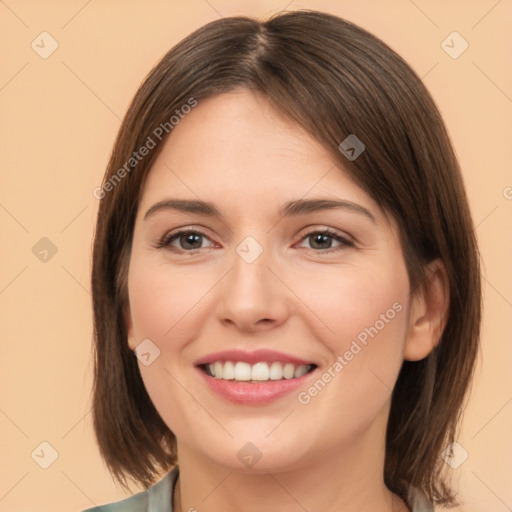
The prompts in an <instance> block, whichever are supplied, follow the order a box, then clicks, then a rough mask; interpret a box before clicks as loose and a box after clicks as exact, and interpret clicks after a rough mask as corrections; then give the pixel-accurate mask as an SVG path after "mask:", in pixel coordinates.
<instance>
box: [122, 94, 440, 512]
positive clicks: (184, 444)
mask: <svg viewBox="0 0 512 512" xmlns="http://www.w3.org/2000/svg"><path fill="white" fill-rule="evenodd" d="M168 198H175V199H190V200H198V199H201V200H203V201H209V202H212V203H214V204H215V205H216V207H217V208H218V209H219V210H220V212H221V214H222V218H216V217H210V216H207V215H204V214H198V213H188V212H183V211H176V210H171V209H161V210H158V211H155V212H154V213H153V214H151V215H149V216H148V217H147V218H146V219H144V216H145V214H146V212H147V211H148V210H149V208H151V206H153V205H154V204H155V203H157V202H159V201H162V200H164V199H168ZM313 198H320V199H334V200H340V199H343V200H347V201H351V202H353V203H356V204H358V205H360V206H363V207H364V208H366V209H367V210H368V211H370V212H371V214H372V215H373V217H374V218H375V221H372V220H371V219H369V218H368V217H367V216H365V215H362V214H360V213H357V212H355V211H351V210H347V209H330V210H322V211H317V212H310V213H306V214H302V215H298V216H293V217H285V218H280V217H279V214H278V211H279V208H281V207H282V206H283V205H284V204H285V203H286V202H287V201H291V200H296V199H313ZM183 228H193V229H194V230H196V231H199V232H200V233H202V234H203V235H204V238H199V242H198V243H199V247H200V248H198V249H195V250H192V251H191V250H190V249H188V252H187V248H188V247H190V246H188V245H187V244H186V242H187V240H186V238H185V239H183V238H182V239H181V243H182V245H180V239H179V238H178V239H175V240H174V241H173V242H172V245H170V246H169V247H166V248H165V247H164V248H157V247H156V245H157V244H158V242H159V240H160V239H161V238H163V237H164V236H165V235H167V234H173V233H176V232H178V231H179V230H180V229H183ZM325 229H329V230H331V231H334V232H335V233H337V234H339V235H341V236H342V237H344V238H346V239H347V240H349V241H350V242H351V244H345V243H341V242H338V241H336V240H335V239H331V238H328V239H327V241H324V242H323V244H324V245H320V246H318V245H315V237H313V236H308V235H312V234H314V233H317V232H318V231H320V232H321V231H323V230H325ZM247 236H251V237H253V238H254V239H255V240H256V241H257V242H258V244H259V245H260V246H261V247H262V248H263V252H262V253H261V255H260V256H259V257H258V258H257V259H256V260H255V261H254V262H253V263H250V264H249V263H247V262H246V261H244V259H243V258H241V257H240V256H239V254H237V252H236V248H237V246H238V245H239V244H240V243H241V242H242V241H243V240H244V239H245V238H246V237H247ZM329 244H332V245H331V246H330V247H329ZM319 247H320V248H319ZM172 249H174V250H172ZM429 275H430V276H431V278H430V283H431V284H430V286H429V287H428V289H427V290H426V291H425V292H424V293H420V294H418V295H416V296H415V297H410V294H409V290H410V283H409V278H408V274H407V270H406V265H405V262H404V259H403V254H402V247H401V243H400V239H399V235H398V227H397V225H396V222H395V221H394V220H393V219H387V217H386V216H385V215H384V213H383V212H382V211H381V210H380V208H379V205H378V204H377V203H376V202H375V201H374V200H372V199H371V198H370V197H369V196H368V195H367V194H366V193H365V192H364V191H363V190H362V189H361V188H359V187H358V186H357V185H356V184H355V183H354V182H353V181H352V180H351V179H350V178H349V177H348V175H347V174H346V172H345V171H344V170H343V169H342V168H340V167H339V165H336V164H335V163H334V162H333V160H332V159H331V157H330V156H329V155H328V153H327V152H326V150H325V149H324V148H323V147H322V146H321V145H319V144H318V143H317V142H316V141H315V140H314V139H312V137H311V136H310V135H308V134H306V133H305V132H304V131H303V130H302V129H301V128H300V127H298V126H297V125H296V124H294V123H292V122H291V121H289V120H288V119H286V118H284V117H282V116H281V115H280V114H279V113H278V112H276V111H275V110H273V109H272V108H271V106H270V105H269V104H268V103H267V101H266V100H265V99H264V98H263V97H261V96H259V95H257V94H255V93H252V92H249V91H247V90H244V89H240V90H236V91H233V92H230V93H228V94H223V95H220V96H215V97H212V98H209V99H206V100H202V101H200V102H199V104H198V106H197V107H196V108H195V109H194V110H193V111H192V112H191V113H190V114H189V115H188V116H187V117H186V118H185V119H183V120H182V121H181V122H180V124H179V125H178V126H176V127H175V128H174V130H173V132H172V133H171V136H170V138H169V139H168V140H167V141H166V144H165V147H164V148H163V151H162V153H161V154H160V155H159V156H158V158H157V160H156V161H155V163H154V165H153V168H152V169H151V171H150V173H149V176H148V180H147V182H146V184H145V187H144V191H143V195H142V199H141V204H140V206H139V210H138V214H137V219H136V224H135V230H134V239H133V245H132V253H131V258H130V266H129V274H128V295H129V307H128V308H127V310H126V321H127V325H128V331H129V340H128V343H129V346H130V348H132V349H135V348H136V347H137V345H139V344H140V343H141V342H142V341H143V340H144V339H147V338H149V339H150V340H152V342H153V343H154V344H155V345H157V346H158V348H159V349H160V356H159V357H158V358H157V359H156V360H155V361H154V362H153V363H152V364H151V365H149V366H144V365H143V364H141V363H139V366H140V370H141V374H142V377H143V380H144V383H145V386H146V388H147V390H148V393H149V395H150V397H151V399H152V401H153V403H154V404H155V406H156V408H157V410H158V411H159V413H160V415H161V416H162V418H163V420H164V421H165V422H166V424H167V425H168V426H169V428H170V429H171V430H172V431H173V432H174V433H175V434H176V436H177V440H178V459H179V465H180V478H179V482H178V492H177V496H176V498H175V501H176V502H175V506H176V510H178V511H179V510H182V511H186V510H189V509H191V508H192V507H194V509H196V510H198V511H201V510H205V509H207V510H208V511H209V512H216V511H223V512H226V511H227V512H229V511H235V510H244V511H246V512H253V511H254V512H256V511H260V510H280V511H281V512H295V511H299V510H303V509H307V510H310V511H314V510H322V511H325V512H329V511H335V510H344V511H348V512H352V511H362V510H379V511H384V512H385V511H392V510H407V508H406V507H405V505H404V504H403V502H401V501H400V500H399V499H398V498H397V497H396V496H394V495H392V494H391V493H390V492H389V491H388V490H387V488H386V487H385V485H384V482H383V464H384V446H385V430H386V424H387V419H388V415H389V405H390V397H391V392H392V389H393V386H394V384H395V381H396V378H397V376H398V372H399V370H400V367H401V364H402V362H403V360H404V358H407V359H412V360H417V359H421V358H423V357H425V356H426V355H428V353H429V352H430V351H431V350H432V348H433V347H434V346H435V344H436V343H437V341H438V332H439V330H440V329H441V328H442V326H443V320H442V318H443V316H444V314H445V312H446V304H447V300H448V291H447V289H446V284H445V283H446V280H445V277H444V271H443V267H442V265H441V264H440V262H438V261H434V262H432V263H431V264H430V274H429ZM393 304H395V308H398V306H396V305H397V304H398V305H399V306H400V308H399V309H400V311H399V312H397V313H396V315H394V318H392V319H389V321H388V322H385V323H384V327H383V328H382V329H380V330H379V332H378V334H377V335H375V336H374V337H373V338H369V339H368V343H367V345H366V346H362V349H361V350H360V352H358V353H357V355H355V356H354V357H353V358H352V359H351V360H350V361H348V363H347V364H346V365H345V366H344V367H343V369H342V371H339V372H338V373H336V376H335V377H334V378H332V380H331V382H329V383H328V384H327V385H326V386H325V388H324V389H323V390H322V391H321V392H320V393H318V394H317V395H316V396H314V397H312V398H311V400H310V401H309V402H308V403H307V404H302V403H300V402H299V401H298V399H297V393H295V392H294V393H291V394H290V395H287V396H285V397H282V398H280V399H278V400H276V401H275V402H273V403H270V404H267V405H246V404H243V405H240V404H233V403H231V402H229V401H227V400H225V399H223V398H221V397H218V396H217V395H215V394H214V393H213V392H212V391H210V389H209V388H208V387H207V386H206V385H205V384H204V382H203V380H202V379H201V378H200V376H198V374H197V369H195V368H194V361H196V360H197V359H199V358H200V357H203V356H205V355H207V354H209V353H212V352H216V351H219V350H224V349H234V348H237V349H242V350H247V351H251V350H255V349H259V348H265V349H274V350H278V351H282V352H285V353H288V354H293V355H295V356H297V357H300V358H303V359H305V360H308V361H311V362H314V363H315V364H316V365H317V366H318V368H317V370H316V371H315V375H316V377H315V378H310V379H309V381H308V383H307V384H305V385H304V387H303V388H301V389H300V390H299V391H307V389H308V387H309V386H311V385H312V384H313V383H314V382H315V381H316V380H317V379H318V378H320V376H321V375H322V374H323V373H324V372H326V371H327V369H328V368H329V367H332V366H333V363H334V362H335V361H336V359H337V357H338V356H339V355H343V354H344V353H345V352H346V351H347V350H349V348H350V346H351V343H352V341H353V340H355V339H356V338H357V336H358V335H359V334H360V333H361V332H362V331H364V330H365V328H368V327H370V326H374V325H375V324H376V322H377V321H378V320H379V319H381V318H382V317H381V315H382V314H384V315H385V314H386V311H388V310H389V309H390V308H391V309H392V308H393ZM379 325H381V324H379ZM247 442H251V443H253V444H254V445H255V446H256V447H257V448H258V450H259V451H260V452H261V454H262V457H261V459H260V460H259V461H258V462H257V463H256V464H255V465H254V466H253V467H251V468H249V467H246V466H245V465H244V464H242V463H241V461H240V459H239V458H238V457H237V453H238V452H239V450H240V449H241V448H242V447H243V446H244V445H245V444H246V443H247ZM203 500H204V501H203Z"/></svg>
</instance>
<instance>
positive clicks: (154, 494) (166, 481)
mask: <svg viewBox="0 0 512 512" xmlns="http://www.w3.org/2000/svg"><path fill="white" fill-rule="evenodd" d="M178 474H179V469H178V466H176V467H175V468H174V469H173V470H172V471H170V472H169V473H167V475H165V477H164V478H162V479H161V480H160V481H159V482H157V483H156V484H154V485H153V486H151V487H150V488H149V489H147V490H146V491H142V492H139V493H138V494H135V495H134V496H131V497H130V498H126V499H124V500H121V501H116V502H115V503H109V504H107V505H101V506H97V507H93V508H88V509H87V510H84V511H83V512H148V511H151V512H153V511H155V512H172V502H173V499H172V498H173V494H174V486H175V484H176V480H177V478H178Z"/></svg>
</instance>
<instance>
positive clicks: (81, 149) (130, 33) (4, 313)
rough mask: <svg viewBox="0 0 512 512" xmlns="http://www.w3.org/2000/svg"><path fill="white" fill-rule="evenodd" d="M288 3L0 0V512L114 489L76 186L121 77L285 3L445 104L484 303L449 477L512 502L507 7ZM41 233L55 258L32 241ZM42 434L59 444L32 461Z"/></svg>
mask: <svg viewBox="0 0 512 512" xmlns="http://www.w3.org/2000/svg"><path fill="white" fill-rule="evenodd" d="M287 2H288V0H266V1H263V0H261V1H247V2H240V1H239V2H235V1H231V0H208V1H206V0H190V1H185V0H179V1H169V0H166V1H160V0H158V1H157V0H152V1H145V2H142V1H139V2H137V1H134V0H131V1H105V0H104V1H100V0H92V1H91V0H90V1H86V0H77V1H66V2H65V1H60V2H57V1H47V2H41V1H39V2H38V1H35V0H33V1H22V0H5V1H3V0H1V1H0V20H1V21H0V38H1V39H2V41H1V43H2V44H1V45H0V56H1V57H0V58H1V61H2V66H1V71H0V109H1V114H0V115H1V117H0V119H1V122H0V130H1V137H0V159H1V174H0V226H1V237H0V243H1V244H2V247H1V266H0V315H1V316H0V321H1V329H2V331H1V341H2V345H1V347H2V351H1V355H0V434H1V435H0V457H1V459H0V460H1V467H0V511H34V510H38V511H50V510H51V511H53V512H59V511H69V510H81V509H83V508H86V507H90V506H93V505H94V504H101V503H105V502H108V501H113V500H115V499H119V498H121V497H123V496H124V494H123V492H122V491H121V490H120V489H119V488H117V487H116V486H115V485H114V484H113V482H112V479H111V478H110V476H109V474H108V472H107V470H106V468H105V466H104V464H103V462H102V461H101V459H100V457H99V455H98V451H97V448H96V445H95V440H94V437H93V432H92V428H91V414H90V389H91V369H92V367H91V333H92V330H91V307H90V301H91V297H90V292H89V290H90V287H89V273H90V247H91V238H92V233H93V223H94V218H95V214H96V210H97V206H98V201H97V200H96V199H95V198H94V197H93V195H92V191H93V189H94V187H96V186H98V185H99V184H100V182H101V178H102V175H103V172H104V168H105V165H106V162H107V158H108V155H109V152H110V149H111V145H112V142H113V139H114V136H115V134H116V132H117V129H118V127H119V124H120V119H121V118H122V116H123V114H124V112H125V110H126V108H127V106H128V103H129V101H130V99H131V97H132V95H133V94H134V92H135V90H136V88H137V86H138V85H139V83H140V81H141V80H142V78H143V77H144V76H145V74H146V73H147V71H148V70H149V69H150V67H151V66H152V65H153V64H154V63H155V62H156V60H157V59H158V58H160V57H161V55H162V54H163V53H164V52H165V51H167V50H168V49H169V48H170V47H171V46H172V45H173V44H175V43H176V42H178V41H179V40H180V39H181V38H183V37H184V36H185V35H187V34H188V33H190V32H191V31H192V30H194V29H196V28H198V27H199V26H201V25H203V24H204V23H206V22H209V21H212V20H214V19H217V18H218V17H219V16H229V15H233V14H241V13H243V14H250V15H256V16H263V15H267V14H269V13H274V12H277V11H279V10H281V9H284V8H287V9H297V8H301V7H303V8H314V9H319V10H325V11H329V12H332V13H335V14H338V15H340V16H343V17H345V18H347V19H349V20H351V21H354V22H355V23H357V24H359V25H361V26H362V27H365V28H366V29H368V30H370V31H371V32H373V33H375V34H376V35H377V36H379V37H381V38H382V39H383V40H384V41H386V42H387V43H388V44H390V45H391V46H392V47H393V48H394V49H395V50H397V51H398V52H399V53H400V54H401V55H402V56H404V57H405V58H406V59H407V60H408V62H409V63H410V64H411V65H412V67H413V68H414V69H415V70H416V71H417V72H418V74H419V75H420V76H421V77H422V78H423V79H424V81H425V83H426V85H427V87H428V88H429V89H430V91H431V92H432V94H433V96H434V98H435V99H436V101H437V102H438V105H439V106H440V109H441V111H442V113H443V115H444V118H445V120H446V123H447V126H448V129H449V131H450V133H451V136H452V138H453V142H454V145H455V148H456V150H457V153H458V155H459V158H460V161H461V164H462V167H463V172H464V178H465V181H466V185H467V190H468V194H469V197H470V201H471V208H472V212H473V215H474V219H475V223H476V224H477V233H478V238H479V240H480V243H481V251H482V259H483V261H484V265H485V307H486V313H485V323H484V328H483V357H482V363H483V364H482V365H481V367H480V369H479V371H478V377H477V381H476V385H475V387H474V390H473V393H472V396H471V400H470V403H469V407H468V409H467V413H466V416H465V420H464V424H463V429H462V433H461V436H460V439H459V443H460V444H461V445H462V446H463V447H464V449H465V450H467V452H468V453H469V458H468V459H467V460H466V461H465V462H464V463H463V464H462V465H461V466H460V467H459V468H458V469H454V470H452V469H450V471H452V472H453V473H454V476H455V478H456V479H457V481H459V486H460V491H461V496H462V499H463V500H464V501H465V502H466V505H465V506H464V507H463V510H465V511H467V512H474V511H485V512H505V511H510V510H512V485H511V483H512V481H511V480H512V462H511V461H512V446H511V444H512V442H511V432H512V386H511V384H512V379H511V370H510V364H511V362H512V357H511V356H512V343H510V318H511V317H512V282H511V281H512V278H511V273H510V270H509V266H508V265H509V262H510V261H511V258H510V255H511V253H512V250H511V249H512V238H511V236H510V233H511V230H510V221H511V218H512V174H511V173H510V162H511V161H512V150H511V147H512V143H511V140H512V127H511V123H510V120H511V115H512V68H511V66H510V49H511V42H512V36H511V33H510V26H511V24H512V1H511V0H500V1H496V0H478V1H476V0H474V1H468V0H466V1H463V0H458V1H456V0H451V1H431V0H414V1H413V0H394V1H387V2H384V1H377V0H373V1H355V0H352V1H348V0H347V1H317V2H313V1H302V2H301V1H298V0H296V1H293V2H290V3H289V4H287ZM43 31H47V32H48V33H49V34H51V36H52V37H53V38H54V39H55V40H56V41H57V42H58V45H59V46H58V49H57V50H56V51H55V53H53V54H52V55H50V56H49V57H48V58H47V59H43V58H41V57H40V55H39V54H38V53H36V51H34V50H33V49H32V48H31V43H32V41H34V40H35V43H34V45H35V47H36V49H37V50H38V51H39V52H40V53H41V52H43V51H47V50H49V49H50V48H51V46H50V44H51V41H50V39H48V36H41V37H38V36H39V34H41V32H43ZM453 31H457V32H459V33H460V34H461V36H462V37H463V38H464V39H465V40H466V41H467V42H468V43H469V47H468V49H467V50H466V51H465V52H464V53H463V54H462V55H460V57H458V58H457V59H453V58H451V57H450V56H449V55H448V54H447V53H446V52H445V51H444V50H443V48H442V47H441V43H442V41H443V40H444V39H445V38H446V37H447V36H448V35H449V34H450V33H452V32H453ZM42 38H46V39H44V41H43V42H41V39H42ZM448 41H450V39H449V40H448ZM449 44H450V45H452V46H454V48H455V50H457V49H460V48H461V46H460V45H461V44H462V41H461V40H457V39H455V40H454V43H453V44H452V43H449ZM43 45H44V47H43ZM452 51H454V50H452ZM43 237H47V238H48V239H49V240H51V242H52V244H54V246H55V247H56V248H57V252H56V254H54V255H52V253H51V250H50V252H48V253H46V254H45V253H44V250H45V249H46V250H48V249H49V245H48V241H43V242H39V240H40V239H41V238H43ZM38 242H39V243H40V244H41V245H40V246H39V245H38V246H36V249H37V250H34V251H35V252H36V253H37V254H34V253H33V251H32V248H33V247H34V246H35V245H36V244H37V243H38ZM45 257H46V261H41V258H43V259H44V258H45ZM43 441H46V442H48V443H49V444H50V445H51V446H52V447H53V449H54V450H56V452H58V458H57V459H56V460H55V462H54V463H53V464H51V465H50V466H49V467H48V468H47V469H43V468H41V467H40V465H39V464H44V463H49V462H51V449H50V448H48V447H45V446H43V447H40V446H39V445H40V443H41V442H43ZM34 450H35V452H34ZM33 452H34V455H33V458H32V457H31V453H33Z"/></svg>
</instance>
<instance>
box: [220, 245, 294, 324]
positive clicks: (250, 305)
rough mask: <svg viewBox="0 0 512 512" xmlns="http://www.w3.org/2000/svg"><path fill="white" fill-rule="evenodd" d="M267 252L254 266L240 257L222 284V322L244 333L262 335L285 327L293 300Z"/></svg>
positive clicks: (236, 258)
mask: <svg viewBox="0 0 512 512" xmlns="http://www.w3.org/2000/svg"><path fill="white" fill-rule="evenodd" d="M269 263H271V261H269V257H268V255H267V254H266V253H265V251H264V252H263V253H262V254H261V255H260V256H259V257H258V258H257V259H256V261H253V262H252V263H248V262H247V261H245V260H244V259H243V258H241V257H240V256H239V255H238V254H235V256H234V262H233V267H232V269H231V271H230V272H229V273H228V274H227V275H226V277H225V278H224V279H223V280H222V287H221V288H220V289H219V290H218V291H219V300H218V301H217V314H218V318H219V320H220V321H221V322H222V323H223V324H224V325H226V326H228V327H232V328H236V329H238V330H240V331H244V332H252V333H256V332H260V331H266V330H269V329H273V328H276V327H278V326H279V325H281V324H283V323H284V322H285V321H286V319H287V318H288V316H289V311H290V307H291V300H290V297H289V293H288V290H287V288H286V287H285V286H284V285H283V283H282V280H280V279H279V278H278V277H277V275H276V272H275V270H273V269H272V270H271V269H270V268H269V267H271V266H272V265H269Z"/></svg>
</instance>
